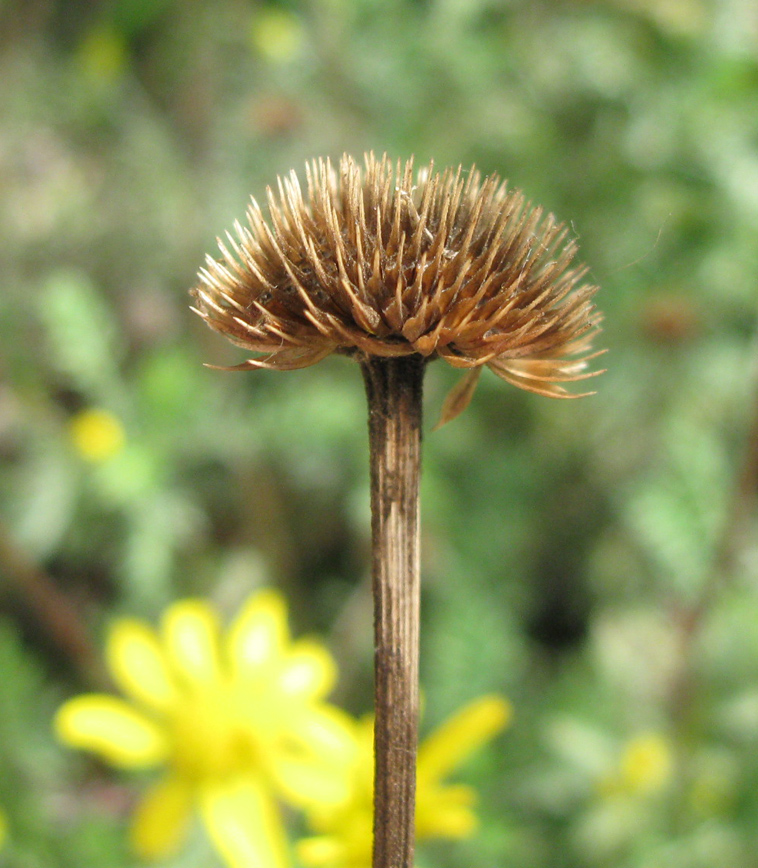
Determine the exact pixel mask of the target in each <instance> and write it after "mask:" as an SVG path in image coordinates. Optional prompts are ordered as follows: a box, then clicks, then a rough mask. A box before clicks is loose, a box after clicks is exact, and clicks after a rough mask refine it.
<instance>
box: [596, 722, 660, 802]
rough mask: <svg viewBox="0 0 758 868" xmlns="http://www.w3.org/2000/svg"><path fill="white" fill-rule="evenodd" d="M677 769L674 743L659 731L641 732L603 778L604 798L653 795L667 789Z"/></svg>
mask: <svg viewBox="0 0 758 868" xmlns="http://www.w3.org/2000/svg"><path fill="white" fill-rule="evenodd" d="M673 772H674V757H673V752H672V749H671V744H670V742H669V741H668V739H666V738H665V737H664V736H662V735H660V734H659V733H656V732H641V733H638V734H637V735H635V736H633V737H632V738H630V739H629V740H628V741H627V742H625V743H624V744H623V745H622V747H621V753H620V755H619V757H618V761H617V763H616V765H615V768H613V770H612V771H611V772H610V773H608V774H606V775H605V776H603V777H601V778H600V779H599V781H598V783H597V791H598V794H599V795H600V796H601V797H604V798H617V797H619V796H651V795H653V794H655V793H659V792H660V791H661V790H663V789H664V788H665V787H666V785H667V784H668V783H669V781H670V780H671V777H672V775H673Z"/></svg>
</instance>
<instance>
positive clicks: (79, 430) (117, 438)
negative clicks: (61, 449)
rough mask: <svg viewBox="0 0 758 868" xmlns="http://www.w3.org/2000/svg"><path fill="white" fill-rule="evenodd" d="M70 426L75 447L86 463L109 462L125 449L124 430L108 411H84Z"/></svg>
mask: <svg viewBox="0 0 758 868" xmlns="http://www.w3.org/2000/svg"><path fill="white" fill-rule="evenodd" d="M69 424H70V427H69V431H70V433H71V439H72V440H73V443H74V447H75V448H76V451H77V452H78V453H79V454H80V455H81V456H82V458H84V459H85V460H86V461H91V462H93V463H99V462H101V461H107V460H108V459H109V458H112V457H113V456H114V455H117V454H118V453H119V452H120V451H121V450H122V449H123V447H124V440H125V439H126V438H125V435H124V428H123V426H122V424H121V422H120V421H119V420H118V419H117V418H116V417H115V416H114V415H113V414H112V413H109V412H108V411H107V410H99V409H90V410H82V411H81V412H80V413H77V414H76V416H74V418H73V419H72V420H71V422H70V423H69Z"/></svg>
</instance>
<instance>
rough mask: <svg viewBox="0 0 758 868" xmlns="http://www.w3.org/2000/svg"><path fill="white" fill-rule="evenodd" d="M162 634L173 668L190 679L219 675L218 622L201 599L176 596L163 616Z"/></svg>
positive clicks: (204, 680)
mask: <svg viewBox="0 0 758 868" xmlns="http://www.w3.org/2000/svg"><path fill="white" fill-rule="evenodd" d="M162 626H163V638H164V642H165V647H166V651H167V653H168V658H169V660H170V661H171V664H172V666H173V667H174V670H175V671H176V672H177V674H179V675H180V676H181V677H182V678H183V679H185V680H186V681H188V682H190V683H193V682H194V683H197V682H201V683H208V682H212V681H216V680H218V678H219V675H220V661H219V624H218V618H217V616H216V613H215V612H214V611H213V610H212V609H211V607H210V606H209V605H208V604H207V603H206V602H204V601H203V600H180V601H179V602H178V603H174V604H173V605H172V606H169V608H168V609H167V610H166V612H165V614H164V616H163V625H162Z"/></svg>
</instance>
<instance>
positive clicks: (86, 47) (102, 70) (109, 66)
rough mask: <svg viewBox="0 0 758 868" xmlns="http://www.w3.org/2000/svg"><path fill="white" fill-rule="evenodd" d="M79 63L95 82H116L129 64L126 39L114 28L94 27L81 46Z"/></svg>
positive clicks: (78, 56) (78, 55) (78, 53)
mask: <svg viewBox="0 0 758 868" xmlns="http://www.w3.org/2000/svg"><path fill="white" fill-rule="evenodd" d="M77 61H78V63H79V67H80V68H81V70H82V72H84V74H85V75H86V76H87V77H88V78H90V79H91V80H92V81H93V82H109V83H110V82H114V81H116V80H117V79H118V78H120V77H121V76H122V75H123V73H124V70H125V69H126V66H127V64H128V62H129V57H128V53H127V46H126V43H125V41H124V37H123V36H122V35H121V34H120V33H119V32H118V31H117V30H115V29H114V28H113V27H109V26H103V25H98V26H95V27H93V28H92V29H91V30H90V31H89V32H88V33H87V35H86V36H85V37H84V40H83V41H82V42H81V44H80V45H79V48H78V51H77Z"/></svg>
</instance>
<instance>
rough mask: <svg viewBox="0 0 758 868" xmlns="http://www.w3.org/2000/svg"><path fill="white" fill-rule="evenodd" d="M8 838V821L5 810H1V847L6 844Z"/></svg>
mask: <svg viewBox="0 0 758 868" xmlns="http://www.w3.org/2000/svg"><path fill="white" fill-rule="evenodd" d="M7 839H8V821H7V819H6V818H5V812H4V811H1V810H0V849H2V847H3V846H4V845H5V842H6V840H7Z"/></svg>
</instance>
